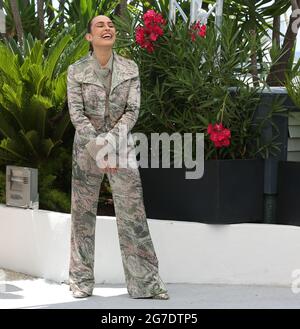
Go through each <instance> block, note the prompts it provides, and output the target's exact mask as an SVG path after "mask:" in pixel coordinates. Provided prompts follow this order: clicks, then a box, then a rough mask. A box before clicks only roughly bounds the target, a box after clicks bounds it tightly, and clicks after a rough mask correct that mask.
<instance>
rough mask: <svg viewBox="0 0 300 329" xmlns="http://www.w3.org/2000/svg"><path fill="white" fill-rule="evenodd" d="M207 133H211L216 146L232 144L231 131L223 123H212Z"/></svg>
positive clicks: (211, 138)
mask: <svg viewBox="0 0 300 329" xmlns="http://www.w3.org/2000/svg"><path fill="white" fill-rule="evenodd" d="M207 133H208V134H209V135H210V140H211V141H213V142H214V144H215V147H217V148H219V147H223V146H225V147H227V146H229V145H230V137H231V132H230V130H229V129H227V128H225V127H223V124H222V123H219V124H218V123H216V124H214V125H212V124H211V123H210V124H209V125H208V126H207Z"/></svg>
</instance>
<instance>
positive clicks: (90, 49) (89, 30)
mask: <svg viewBox="0 0 300 329" xmlns="http://www.w3.org/2000/svg"><path fill="white" fill-rule="evenodd" d="M93 19H94V17H92V18H91V19H90V20H89V21H88V25H87V31H88V33H91V27H92V21H93ZM89 51H94V48H93V45H92V42H90V48H89Z"/></svg>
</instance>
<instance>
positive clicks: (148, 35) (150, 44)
mask: <svg viewBox="0 0 300 329" xmlns="http://www.w3.org/2000/svg"><path fill="white" fill-rule="evenodd" d="M143 20H144V26H138V27H137V28H136V30H135V32H136V34H135V40H136V42H137V43H138V44H139V45H140V46H141V47H142V48H145V49H146V50H147V51H148V52H150V53H151V52H153V51H154V41H157V39H158V37H160V36H162V35H163V29H162V26H163V25H165V24H166V23H167V21H166V20H165V19H164V18H163V17H162V15H161V14H159V13H156V12H155V11H154V10H153V9H150V10H148V11H147V12H146V13H145V14H144V15H143Z"/></svg>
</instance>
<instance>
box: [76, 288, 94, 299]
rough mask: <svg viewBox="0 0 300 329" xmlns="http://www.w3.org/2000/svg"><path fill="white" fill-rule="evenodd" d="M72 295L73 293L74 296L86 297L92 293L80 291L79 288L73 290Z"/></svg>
mask: <svg viewBox="0 0 300 329" xmlns="http://www.w3.org/2000/svg"><path fill="white" fill-rule="evenodd" d="M72 295H73V297H75V298H85V297H89V296H91V294H88V293H87V292H84V291H79V290H77V291H73V292H72Z"/></svg>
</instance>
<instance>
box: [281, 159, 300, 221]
mask: <svg viewBox="0 0 300 329" xmlns="http://www.w3.org/2000/svg"><path fill="white" fill-rule="evenodd" d="M278 191H279V192H278V196H277V207H276V208H277V211H276V223H277V224H289V225H297V226H300V201H299V200H300V162H296V161H280V162H279V168H278Z"/></svg>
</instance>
